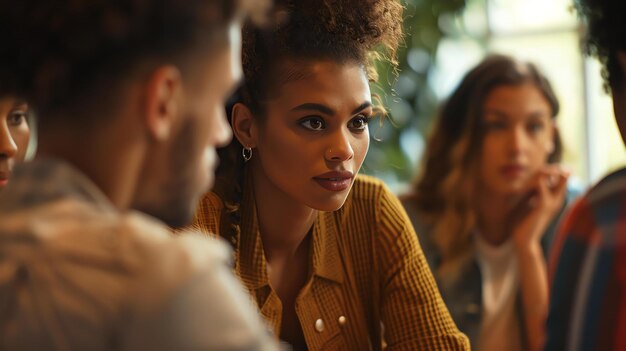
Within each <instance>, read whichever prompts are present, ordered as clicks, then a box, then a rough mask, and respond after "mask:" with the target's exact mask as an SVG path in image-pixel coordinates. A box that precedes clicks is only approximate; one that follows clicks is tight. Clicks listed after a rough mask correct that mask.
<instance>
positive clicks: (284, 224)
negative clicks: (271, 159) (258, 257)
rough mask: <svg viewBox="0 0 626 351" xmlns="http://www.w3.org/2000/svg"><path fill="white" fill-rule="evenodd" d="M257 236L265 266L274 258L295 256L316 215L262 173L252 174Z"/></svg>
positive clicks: (315, 212)
mask: <svg viewBox="0 0 626 351" xmlns="http://www.w3.org/2000/svg"><path fill="white" fill-rule="evenodd" d="M252 182H253V185H254V199H255V201H256V208H257V218H258V224H259V232H260V235H261V240H262V242H263V249H264V251H265V256H266V259H267V260H268V262H271V261H272V258H273V257H274V256H275V255H280V256H285V255H287V256H292V255H295V254H296V252H297V251H298V248H300V246H301V244H302V243H303V242H305V239H306V237H307V235H308V234H309V232H310V230H311V228H312V226H313V223H314V222H315V219H316V218H317V211H316V210H314V209H312V208H310V207H308V206H306V205H304V204H302V203H299V202H297V201H295V200H294V199H293V198H292V197H290V196H289V195H287V194H286V193H285V192H283V191H282V190H281V189H279V188H277V187H276V186H275V185H274V184H273V183H272V182H271V181H270V180H269V179H267V177H266V176H265V175H264V174H263V173H262V172H255V171H252Z"/></svg>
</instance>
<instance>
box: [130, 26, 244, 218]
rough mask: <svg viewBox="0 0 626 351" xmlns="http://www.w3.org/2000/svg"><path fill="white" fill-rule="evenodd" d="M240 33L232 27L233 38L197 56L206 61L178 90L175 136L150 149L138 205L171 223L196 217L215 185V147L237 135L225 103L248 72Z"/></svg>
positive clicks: (136, 199) (222, 144) (137, 206)
mask: <svg viewBox="0 0 626 351" xmlns="http://www.w3.org/2000/svg"><path fill="white" fill-rule="evenodd" d="M239 35H240V34H239V31H233V33H232V34H231V42H233V44H232V45H231V46H230V48H228V49H225V50H223V51H222V52H221V53H220V54H219V55H216V56H214V57H213V58H211V59H207V58H206V57H199V58H198V59H196V60H195V62H194V64H195V65H197V66H198V67H202V66H205V67H203V68H201V69H200V70H199V72H198V74H197V75H195V76H192V75H191V74H189V77H186V78H188V79H186V80H187V82H186V83H187V84H183V85H182V86H181V89H180V91H178V92H176V93H175V94H176V95H178V96H179V98H180V100H179V101H180V104H179V105H178V107H176V108H177V109H180V114H181V116H182V121H181V122H182V123H180V124H179V125H177V126H176V131H175V132H174V133H175V137H173V138H171V139H169V140H168V141H167V142H165V143H162V144H155V145H154V146H155V149H154V152H151V153H149V154H148V155H147V159H146V161H145V167H144V169H143V172H142V176H141V178H142V179H143V181H142V182H141V184H139V189H138V194H137V196H136V198H135V200H134V203H133V207H134V208H136V209H139V210H141V211H142V212H145V213H148V214H151V215H153V216H155V217H158V218H161V219H163V220H164V221H165V222H166V223H167V224H168V225H170V226H171V227H174V228H178V227H183V226H185V225H187V224H188V223H189V221H190V220H191V219H192V218H193V214H194V212H195V208H196V204H197V203H198V201H199V200H200V197H201V196H202V195H203V194H204V193H206V191H208V190H209V189H210V188H211V187H212V185H213V181H214V171H215V167H217V163H218V157H217V153H216V151H215V149H216V147H220V146H224V145H226V144H227V143H228V142H229V141H230V139H231V138H232V131H231V128H230V126H229V124H228V121H227V119H226V115H225V111H224V104H225V101H226V99H227V98H228V97H229V96H230V95H231V94H232V92H233V90H234V87H235V85H236V83H237V82H238V81H239V80H240V79H241V77H242V75H243V73H242V70H241V64H240V62H239V60H240V59H239V57H241V52H240V50H241V49H240V46H241V45H240V38H239ZM202 60H208V63H203V61H202ZM205 62H207V61H205Z"/></svg>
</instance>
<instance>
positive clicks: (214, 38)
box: [0, 0, 260, 122]
mask: <svg viewBox="0 0 626 351" xmlns="http://www.w3.org/2000/svg"><path fill="white" fill-rule="evenodd" d="M243 2H246V4H247V5H244V4H243ZM256 5H258V4H256ZM243 6H247V7H248V8H249V6H254V5H251V4H250V3H249V2H248V0H239V1H233V0H184V1H181V0H152V1H149V0H89V1H75V0H57V1H47V0H20V1H12V0H0V33H2V34H1V35H2V37H1V39H2V45H0V94H7V93H11V94H16V95H19V96H22V97H25V98H26V99H27V100H29V102H30V103H31V104H33V105H34V107H35V108H36V109H37V110H38V111H39V113H40V116H41V122H44V121H46V122H47V119H48V118H51V119H53V120H54V121H55V122H56V120H57V117H56V116H58V117H59V118H63V119H68V118H71V116H70V115H72V113H70V111H76V110H80V109H81V108H82V109H83V110H84V111H87V109H85V108H84V107H90V106H92V105H90V104H93V103H95V104H97V106H99V108H98V110H101V109H102V108H106V107H107V106H109V105H110V104H111V102H110V100H107V98H109V97H110V95H111V94H115V91H117V90H118V89H117V87H118V85H116V84H118V83H119V82H120V81H121V80H122V79H126V78H128V77H130V76H132V75H133V73H134V72H135V68H137V67H142V65H143V63H145V62H156V63H157V64H160V62H162V63H171V64H177V65H179V66H180V67H181V71H183V73H184V71H185V67H186V66H185V65H184V64H182V62H183V61H185V60H186V59H188V57H190V55H191V54H192V53H194V52H197V50H211V49H214V48H215V47H217V46H220V45H225V43H226V42H227V38H228V29H229V25H230V23H232V21H233V20H234V19H235V17H236V16H237V15H238V13H242V12H243V11H244V10H246V9H244V7H243ZM259 11H260V10H259ZM83 110H80V111H83ZM93 110H94V109H91V111H92V112H95V111H93ZM85 114H86V113H85ZM50 116H55V117H50ZM85 117H90V118H91V116H84V115H83V116H78V117H76V118H85ZM72 122H74V121H72Z"/></svg>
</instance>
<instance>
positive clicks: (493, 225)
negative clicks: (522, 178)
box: [476, 189, 519, 246]
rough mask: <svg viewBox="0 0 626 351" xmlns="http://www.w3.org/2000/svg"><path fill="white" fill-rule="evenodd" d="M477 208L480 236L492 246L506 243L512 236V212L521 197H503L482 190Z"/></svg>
mask: <svg viewBox="0 0 626 351" xmlns="http://www.w3.org/2000/svg"><path fill="white" fill-rule="evenodd" d="M480 194H481V196H480V198H479V200H478V206H477V210H478V211H477V218H476V219H477V221H478V233H479V235H480V236H481V237H482V238H483V239H484V240H485V241H487V242H488V243H490V244H491V245H496V246H497V245H500V244H502V243H504V242H505V241H506V240H507V239H508V238H509V236H510V235H511V223H510V221H511V211H512V210H513V208H515V205H516V203H517V202H518V201H519V196H516V195H502V194H497V193H494V192H491V191H489V190H487V189H481V192H480Z"/></svg>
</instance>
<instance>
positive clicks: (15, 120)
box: [7, 111, 26, 126]
mask: <svg viewBox="0 0 626 351" xmlns="http://www.w3.org/2000/svg"><path fill="white" fill-rule="evenodd" d="M24 121H26V112H24V111H13V112H11V113H9V115H8V116H7V124H8V125H10V126H19V125H21V124H22V123H23V122H24Z"/></svg>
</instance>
